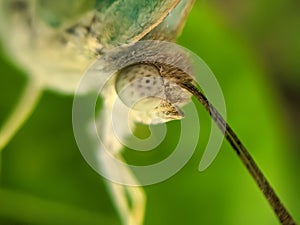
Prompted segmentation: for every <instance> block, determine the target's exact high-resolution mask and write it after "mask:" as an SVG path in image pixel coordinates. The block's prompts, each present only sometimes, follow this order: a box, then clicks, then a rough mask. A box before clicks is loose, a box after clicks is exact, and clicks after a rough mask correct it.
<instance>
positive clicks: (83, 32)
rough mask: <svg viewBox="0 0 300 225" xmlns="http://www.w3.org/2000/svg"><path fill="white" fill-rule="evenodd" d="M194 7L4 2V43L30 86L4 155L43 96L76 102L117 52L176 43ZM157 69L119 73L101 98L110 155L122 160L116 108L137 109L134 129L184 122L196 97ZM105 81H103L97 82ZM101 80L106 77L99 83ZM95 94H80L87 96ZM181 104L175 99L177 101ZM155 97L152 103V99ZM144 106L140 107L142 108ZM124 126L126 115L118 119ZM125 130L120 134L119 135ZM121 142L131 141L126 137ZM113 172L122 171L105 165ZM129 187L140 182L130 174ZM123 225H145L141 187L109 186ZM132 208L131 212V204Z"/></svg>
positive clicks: (125, 0)
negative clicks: (146, 43) (87, 75)
mask: <svg viewBox="0 0 300 225" xmlns="http://www.w3.org/2000/svg"><path fill="white" fill-rule="evenodd" d="M193 3H194V0H181V1H179V0H164V1H159V0H150V1H149V0H140V1H136V0H115V1H111V0H93V1H83V0H74V1H72V2H71V3H70V1H67V0H51V1H50V0H49V1H46V0H1V1H0V4H1V7H0V11H1V12H0V21H1V22H0V32H1V33H0V37H1V40H2V42H3V43H4V49H5V51H6V52H7V55H8V57H10V58H11V60H13V61H14V62H15V63H16V65H18V66H20V67H21V68H22V69H23V70H24V71H26V73H27V74H28V78H29V79H28V86H27V89H26V90H25V91H24V94H23V97H22V98H21V100H20V104H19V105H18V106H17V107H16V110H15V113H14V114H12V116H11V118H9V119H8V120H7V122H6V124H5V125H4V126H3V128H2V130H1V133H0V148H4V147H5V144H6V143H7V142H8V141H9V140H10V138H11V137H12V136H13V135H14V134H15V132H16V131H17V130H18V129H19V128H20V127H21V125H22V123H23V122H24V121H25V120H26V118H27V117H28V116H29V115H30V112H31V111H32V110H33V108H34V106H35V105H36V103H37V101H38V99H39V97H40V95H41V93H42V92H43V90H45V89H50V90H54V91H56V92H61V93H64V94H74V93H75V91H76V88H77V86H78V83H79V82H80V79H81V78H82V76H83V74H84V72H85V71H86V70H87V68H88V67H89V66H90V65H91V64H92V63H93V62H94V61H95V60H98V59H100V58H101V57H102V56H103V55H105V53H106V52H108V51H110V50H111V49H113V48H115V47H118V46H121V45H124V44H132V43H135V42H137V41H139V40H162V41H175V40H176V38H177V37H178V36H179V35H180V32H181V30H182V28H183V26H184V22H185V20H186V17H187V15H188V12H189V11H190V10H191V8H192V5H193ZM160 72H161V71H159V68H158V67H156V66H154V65H150V64H137V65H131V66H129V67H126V68H124V69H122V70H121V71H119V73H118V75H117V76H115V78H114V79H112V80H111V81H110V83H108V84H107V85H106V88H105V90H104V91H103V92H102V98H103V107H102V109H101V112H99V114H98V118H97V124H98V125H99V126H98V130H99V133H100V135H102V138H103V140H104V142H105V144H106V146H109V149H110V151H111V152H112V153H113V154H114V155H115V156H116V157H118V158H120V159H122V156H121V149H122V145H121V143H119V142H118V140H116V138H115V137H114V136H113V135H112V134H113V128H112V126H111V124H110V123H109V119H108V118H109V117H110V116H111V113H112V109H113V102H114V101H115V99H116V98H120V99H121V101H122V102H123V103H124V105H127V106H130V107H131V108H132V117H131V118H132V120H131V122H130V123H131V126H132V127H134V123H135V122H143V123H146V124H152V123H162V122H166V121H169V120H174V119H180V118H182V117H183V112H182V111H181V109H180V107H181V106H182V105H184V104H186V103H187V102H188V101H189V97H190V95H189V94H188V93H187V92H185V91H184V90H182V89H181V88H180V87H179V86H178V85H175V84H172V83H170V82H167V81H166V80H164V79H163V78H162V76H161V74H160ZM98 75H99V74H98ZM99 76H100V75H99ZM89 90H90V89H89V87H87V88H86V89H81V90H80V92H79V93H78V92H77V94H80V95H85V94H87V93H88V92H89ZM178 93H180V94H179V96H180V97H179V98H175V97H174V96H178V95H177V94H178ZM149 96H154V97H149ZM138 99H142V100H141V101H137V100H138ZM119 113H120V115H119V117H120V118H122V110H121V111H120V112H119ZM121 130H122V128H121ZM122 135H127V130H125V129H124V132H123V134H122ZM99 161H100V162H101V164H102V166H103V167H105V169H107V170H112V171H113V170H116V169H117V168H112V166H111V165H107V164H105V159H101V157H99ZM120 173H121V176H122V177H124V179H135V178H134V176H133V175H132V174H131V172H130V171H129V170H124V171H121V172H120ZM107 185H108V190H109V191H110V193H111V196H112V198H113V200H114V202H115V205H116V207H117V209H118V212H119V214H120V217H121V219H122V222H123V223H124V224H142V221H143V217H144V206H145V194H144V192H143V190H142V188H140V187H129V186H123V185H119V184H115V183H112V182H107ZM129 202H131V203H132V205H131V206H130V203H129Z"/></svg>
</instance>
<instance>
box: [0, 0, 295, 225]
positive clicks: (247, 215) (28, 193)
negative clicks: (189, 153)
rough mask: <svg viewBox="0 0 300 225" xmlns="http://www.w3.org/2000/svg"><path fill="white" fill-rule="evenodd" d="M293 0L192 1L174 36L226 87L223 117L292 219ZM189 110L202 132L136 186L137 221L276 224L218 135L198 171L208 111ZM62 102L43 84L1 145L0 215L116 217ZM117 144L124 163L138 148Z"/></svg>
mask: <svg viewBox="0 0 300 225" xmlns="http://www.w3.org/2000/svg"><path fill="white" fill-rule="evenodd" d="M297 4H298V8H299V3H298V2H296V1H283V0H276V1H269V0H266V1H258V0H256V1H251V2H245V1H236V0H231V1H228V4H225V3H222V1H217V0H215V1H209V2H208V1H201V2H200V1H199V2H197V3H196V5H195V7H194V9H193V11H192V13H191V14H190V16H189V19H188V21H187V24H186V27H185V29H184V31H183V34H182V36H181V37H180V39H179V43H180V44H181V45H183V46H185V47H187V48H189V49H190V50H192V51H194V52H195V53H196V54H198V55H199V56H200V57H201V58H202V59H204V60H205V61H206V63H207V64H208V65H209V66H210V68H211V69H212V70H213V71H214V73H215V75H216V77H217V79H218V81H219V83H220V86H221V87H222V90H223V93H224V96H225V100H226V105H227V115H228V122H229V123H230V124H231V126H232V127H233V128H234V130H235V131H236V132H237V133H238V135H239V137H240V138H241V139H242V140H243V142H244V144H245V145H246V146H247V148H248V149H249V150H250V152H251V154H252V155H253V157H254V158H255V160H256V161H257V163H258V164H259V166H260V167H261V168H262V170H263V171H264V173H265V174H266V176H267V177H268V179H269V180H270V181H271V184H272V185H273V186H274V187H275V190H276V191H277V193H278V194H279V196H280V197H281V198H282V200H283V202H284V203H285V205H286V207H287V208H288V209H289V210H290V212H291V213H292V215H293V216H294V217H295V219H296V220H297V221H298V222H300V202H299V200H300V192H299V189H300V179H299V175H298V170H299V169H300V166H299V163H298V161H299V160H298V159H299V157H300V153H299V140H298V137H299V126H298V125H299V112H300V111H299V108H300V107H299V101H298V100H299V98H300V97H299V96H300V94H299V86H300V76H299V74H300V73H299V72H300V66H299V52H300V51H299V50H300V30H299V27H300V26H299V24H300V16H299V13H298V14H297V13H296V12H295V11H296V10H295V7H296V5H297ZM0 70H1V82H0V96H1V101H0V123H3V122H4V120H5V118H6V117H7V116H8V115H9V113H10V110H12V108H13V106H14V104H15V103H16V101H17V99H18V97H19V96H20V94H21V92H22V89H23V87H24V85H25V83H26V76H25V75H24V73H23V72H22V71H21V70H20V69H17V68H16V67H15V66H14V65H13V64H12V63H11V62H9V61H8V60H7V59H6V58H5V57H4V56H3V55H1V61H0ZM198 109H199V118H200V121H201V135H200V139H199V144H198V147H197V150H196V152H195V154H194V155H193V157H192V159H191V160H190V161H189V162H188V164H187V165H186V166H185V167H184V168H183V169H182V170H181V171H180V172H179V173H177V174H176V175H175V176H173V177H172V178H170V179H168V180H167V181H164V182H162V183H159V184H155V185H152V186H148V187H146V188H145V190H146V194H147V211H146V218H145V224H146V225H150V224H151V225H152V224H206V225H210V224H212V225H215V224H218V225H222V224H224V225H225V224H226V225H228V224H230V225H238V224H245V225H247V224H249V225H253V224H263V225H273V224H279V223H278V221H277V218H276V217H275V215H274V213H273V212H272V210H271V208H270V207H269V205H268V203H267V202H266V200H265V199H264V197H263V195H262V194H261V193H260V191H259V189H258V188H257V186H256V185H255V183H254V181H253V180H252V178H251V177H250V175H249V174H248V173H247V171H246V169H245V168H244V167H243V165H242V163H241V162H240V161H239V159H238V157H237V156H236V155H235V153H234V151H233V150H232V149H231V148H230V146H229V145H228V144H227V143H224V144H223V146H222V148H221V151H220V153H219V155H218V157H217V158H216V160H215V161H214V162H213V164H212V165H211V166H210V167H209V168H208V169H207V170H205V171H204V172H201V173H200V172H199V171H198V170H197V168H198V164H199V162H200V159H201V155H202V154H203V150H204V147H205V145H206V143H207V138H208V135H209V131H210V118H209V116H208V115H207V113H206V112H205V111H204V110H203V108H202V107H201V106H200V105H199V104H198ZM71 110H72V96H63V95H59V94H57V93H54V92H50V91H46V92H45V93H44V95H43V97H42V99H41V102H40V103H39V105H38V106H37V108H36V110H35V111H34V112H33V114H32V116H31V117H30V119H29V120H28V121H27V122H26V124H25V125H24V126H23V127H22V129H21V130H20V131H19V132H18V133H17V135H16V136H15V137H14V138H13V140H12V141H11V142H10V143H9V145H8V146H7V147H6V148H5V149H4V151H3V153H2V156H1V183H0V224H1V225H2V224H3V225H12V224H14V225H16V224H22V225H23V224H26V225H44V224H49V225H50V224H51V225H53V224H62V225H68V224H70V225H71V224H72V225H76V224H78V225H81V224H85V225H86V224H87V225H90V224H108V225H113V224H120V222H119V219H118V216H117V214H116V212H115V210H114V208H113V206H112V204H111V202H110V199H109V196H108V194H107V192H106V190H105V186H104V184H103V179H102V177H100V176H99V175H98V174H97V173H96V172H94V171H93V170H92V169H91V168H90V167H89V166H88V164H87V163H86V162H85V161H84V159H83V158H82V156H81V154H80V152H79V150H78V148H77V146H76V143H75V139H74V137H73V132H72V118H71V113H72V111H71ZM179 128H180V126H179V122H176V121H174V122H171V123H169V124H168V136H167V138H168V139H167V140H168V142H169V143H170V145H174V144H176V141H177V138H176V137H178V130H179ZM145 129H146V128H145V127H144V126H141V127H139V130H140V131H143V130H145ZM192 129H193V128H192V127H191V131H192ZM169 143H168V145H169ZM168 149H170V148H169V147H168ZM168 149H167V150H168ZM167 150H166V144H163V145H162V146H161V147H160V148H158V149H157V150H156V153H154V154H150V155H149V157H142V160H143V162H144V163H147V162H153V161H159V160H160V159H161V158H162V157H167V154H168V153H169V152H168V151H167ZM126 153H128V154H126V156H127V157H128V158H129V159H131V160H132V161H133V162H134V161H137V160H138V156H139V155H136V154H134V153H130V152H128V151H127V152H126Z"/></svg>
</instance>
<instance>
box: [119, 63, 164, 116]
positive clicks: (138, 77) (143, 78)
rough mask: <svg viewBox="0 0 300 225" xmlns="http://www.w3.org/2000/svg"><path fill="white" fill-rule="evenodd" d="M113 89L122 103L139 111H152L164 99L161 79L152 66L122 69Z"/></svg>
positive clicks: (138, 65)
mask: <svg viewBox="0 0 300 225" xmlns="http://www.w3.org/2000/svg"><path fill="white" fill-rule="evenodd" d="M115 87H116V91H117V93H118V95H119V97H120V99H121V100H122V101H123V103H124V104H125V105H127V106H128V107H130V108H133V109H135V110H139V111H148V110H151V109H154V108H155V107H157V106H158V105H160V103H161V101H162V100H163V99H165V98H166V95H165V90H164V81H163V78H162V77H161V76H160V73H159V71H158V70H157V68H156V67H155V66H152V65H147V64H136V65H132V66H128V67H126V68H124V69H122V70H121V71H120V72H119V73H118V75H117V79H116V83H115Z"/></svg>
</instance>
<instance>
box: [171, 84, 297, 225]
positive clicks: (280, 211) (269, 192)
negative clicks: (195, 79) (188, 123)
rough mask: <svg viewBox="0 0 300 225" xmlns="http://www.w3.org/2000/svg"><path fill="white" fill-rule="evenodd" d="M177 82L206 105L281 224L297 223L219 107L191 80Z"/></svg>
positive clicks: (291, 224)
mask: <svg viewBox="0 0 300 225" xmlns="http://www.w3.org/2000/svg"><path fill="white" fill-rule="evenodd" d="M177 84H178V85H179V86H181V87H182V88H184V89H185V90H187V91H188V92H190V93H191V94H192V95H194V96H195V98H196V99H197V100H198V101H199V102H200V103H201V104H202V105H203V106H204V108H205V109H206V111H208V113H209V114H210V116H211V117H212V119H213V120H214V121H215V123H216V124H217V125H218V127H219V129H220V130H221V131H222V132H223V133H224V135H225V138H226V139H227V141H228V142H229V144H230V145H231V146H232V148H233V149H234V151H235V152H236V153H237V155H238V157H239V158H240V159H241V160H242V162H243V164H244V165H245V167H246V168H247V170H248V171H249V173H250V174H251V175H252V177H253V178H254V180H255V182H256V184H257V185H258V187H259V189H260V190H261V191H262V192H263V194H264V196H265V198H266V199H267V200H268V202H269V204H270V205H271V207H272V209H273V211H274V212H275V214H276V216H277V217H278V219H279V220H280V222H281V224H283V225H296V222H295V221H294V219H293V218H292V216H291V215H290V214H289V212H288V211H287V209H286V208H285V206H284V205H283V203H282V202H281V201H280V199H279V197H278V196H277V194H276V193H275V191H274V189H273V188H272V186H271V185H270V183H269V182H268V181H267V179H266V177H265V176H264V174H263V173H262V171H261V170H260V169H259V167H258V166H257V164H256V163H255V161H254V160H253V158H252V156H251V155H250V154H249V152H248V150H247V149H246V147H245V146H244V145H243V143H242V142H241V140H240V139H239V138H238V137H237V135H236V134H235V133H234V131H233V130H232V129H231V127H230V126H229V125H228V124H227V122H226V121H225V120H224V118H223V117H222V116H221V114H220V113H219V112H218V111H217V109H216V108H215V107H214V106H213V105H212V104H211V103H210V102H209V100H208V99H207V98H206V97H205V95H204V94H203V93H201V92H200V91H199V90H198V89H197V88H196V87H195V86H194V85H193V84H192V83H191V82H177Z"/></svg>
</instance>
